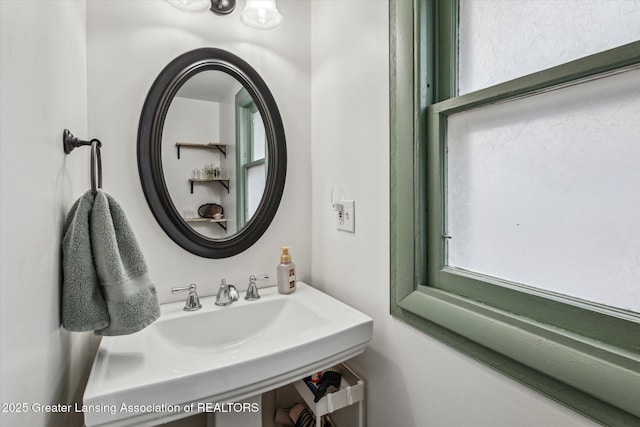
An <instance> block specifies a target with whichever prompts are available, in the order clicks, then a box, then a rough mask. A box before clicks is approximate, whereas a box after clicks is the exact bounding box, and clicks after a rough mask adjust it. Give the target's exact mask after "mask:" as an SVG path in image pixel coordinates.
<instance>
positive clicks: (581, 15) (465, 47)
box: [458, 0, 640, 94]
mask: <svg viewBox="0 0 640 427" xmlns="http://www.w3.org/2000/svg"><path fill="white" fill-rule="evenodd" d="M637 40H640V0H562V1H559V0H539V1H538V0H536V1H532V0H508V1H507V0H463V1H461V2H460V30H459V55H460V56H459V60H460V62H459V67H460V68H459V78H458V79H459V80H458V83H459V90H460V94H465V93H469V92H473V91H475V90H478V89H482V88H485V87H488V86H493V85H495V84H498V83H502V82H505V81H507V80H511V79H514V78H516V77H521V76H524V75H527V74H531V73H533V72H536V71H540V70H543V69H545V68H549V67H553V66H556V65H560V64H562V63H564V62H567V61H572V60H575V59H578V58H581V57H584V56H587V55H590V54H593V53H598V52H602V51H604V50H607V49H611V48H614V47H617V46H621V45H623V44H627V43H630V42H633V41H637Z"/></svg>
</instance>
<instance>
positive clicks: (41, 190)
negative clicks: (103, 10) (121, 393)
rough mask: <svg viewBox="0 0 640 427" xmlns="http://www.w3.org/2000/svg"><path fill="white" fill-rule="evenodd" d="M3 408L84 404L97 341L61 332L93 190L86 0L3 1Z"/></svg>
mask: <svg viewBox="0 0 640 427" xmlns="http://www.w3.org/2000/svg"><path fill="white" fill-rule="evenodd" d="M0 17H1V21H0V43H1V48H0V52H1V55H2V56H1V59H0V67H1V68H0V93H1V95H2V96H1V103H0V105H1V108H0V120H1V126H0V129H1V130H0V162H1V163H0V164H1V167H0V171H1V180H0V193H1V194H2V203H0V227H1V228H0V229H1V234H2V237H1V238H0V263H1V267H0V301H1V310H0V339H1V342H0V361H1V362H0V368H1V369H0V402H3V403H5V402H6V403H21V402H25V403H27V404H28V405H31V404H34V403H40V404H57V403H69V402H79V401H80V399H81V397H82V396H81V393H82V389H83V387H84V378H86V375H87V369H88V368H89V367H90V364H91V358H89V357H86V356H85V355H86V354H92V353H93V352H94V348H95V344H96V342H97V340H96V339H95V338H93V336H92V335H91V334H89V333H83V334H70V333H68V332H66V331H65V330H63V329H62V328H61V326H60V308H59V307H60V286H61V267H60V266H61V264H60V258H61V255H60V241H61V234H62V224H63V221H64V218H65V217H66V214H67V212H68V210H69V208H70V207H71V204H72V203H73V202H74V201H75V199H76V198H78V197H79V196H80V195H81V194H82V193H83V192H84V191H86V189H87V188H88V186H89V151H88V149H87V148H81V149H77V150H76V151H74V152H73V153H72V154H71V155H69V156H67V155H65V153H64V152H63V150H62V131H63V129H64V128H69V129H70V130H71V131H72V132H73V133H74V134H76V135H77V136H79V137H81V138H86V137H88V134H87V80H86V36H85V2H84V1H56V2H32V1H28V2H27V1H5V0H3V1H2V2H0ZM28 409H29V411H28V412H27V413H26V414H24V413H22V414H16V413H13V414H11V413H2V414H0V424H1V425H3V426H25V427H30V426H45V425H46V426H71V425H81V424H82V419H79V420H78V419H77V418H73V417H72V416H70V415H69V414H66V415H60V414H59V415H55V414H52V413H36V412H34V411H32V408H31V407H30V406H29V408H28Z"/></svg>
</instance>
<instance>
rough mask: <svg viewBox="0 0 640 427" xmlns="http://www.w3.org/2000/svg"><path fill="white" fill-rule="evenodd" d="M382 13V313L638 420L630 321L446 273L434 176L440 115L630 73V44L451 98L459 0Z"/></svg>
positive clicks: (411, 4) (440, 189) (580, 406)
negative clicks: (385, 264)
mask: <svg viewBox="0 0 640 427" xmlns="http://www.w3.org/2000/svg"><path fill="white" fill-rule="evenodd" d="M389 12H390V14H389V16H390V124H391V135H390V138H391V140H390V141H391V142H390V201H391V207H390V217H391V223H390V230H391V235H390V240H391V247H390V253H391V266H390V267H391V277H390V279H391V301H390V311H391V314H392V315H393V316H394V317H396V318H398V319H400V320H402V321H404V322H407V323H408V324H410V325H412V326H414V327H416V328H417V329H419V330H421V331H423V332H425V333H427V334H429V335H431V336H432V337H435V338H436V339H439V340H441V341H443V342H445V343H447V344H449V345H451V346H452V347H454V348H456V349H458V350H460V351H462V352H464V353H466V354H468V355H469V356H471V357H473V358H475V359H477V360H479V361H481V362H483V363H485V364H487V365H489V366H491V367H493V368H495V369H497V370H498V371H500V372H502V373H504V374H506V375H508V376H510V377H511V378H514V379H515V380H517V381H519V382H522V383H524V384H526V385H528V386H530V387H532V388H534V389H536V390H538V391H540V392H541V393H543V394H545V395H546V396H548V397H550V398H552V399H554V400H556V401H559V402H561V403H563V404H565V405H567V406H569V407H571V408H573V409H575V410H576V411H578V412H580V413H582V414H584V415H585V416H587V417H590V418H592V419H594V420H596V421H598V422H601V423H604V424H607V425H638V424H640V405H639V404H638V396H640V320H639V318H638V317H637V316H635V315H634V314H633V313H629V312H624V311H622V310H615V309H612V308H607V307H604V306H600V305H597V304H590V303H586V302H584V301H580V300H577V299H572V298H569V297H564V296H560V295H555V294H553V293H550V292H544V291H539V292H538V291H531V290H529V291H525V290H524V289H523V288H521V287H518V286H511V284H509V283H507V282H504V281H500V280H498V279H495V278H492V277H488V276H483V275H480V274H475V273H472V272H468V271H464V270H457V269H454V268H450V267H446V263H445V262H444V257H445V246H446V235H445V224H444V221H445V204H444V200H445V199H444V196H445V194H444V178H445V177H444V173H443V172H444V156H443V154H444V150H443V147H444V144H445V136H446V118H447V116H448V115H450V114H453V113H456V112H461V111H465V110H467V109H471V108H475V107H479V106H482V105H487V104H491V103H494V102H496V101H504V100H509V99H516V98H518V97H522V96H526V95H530V94H534V93H538V92H541V91H544V90H548V89H549V88H556V87H562V86H563V85H568V84H571V83H574V82H576V81H581V80H584V79H589V78H590V77H593V76H597V75H601V74H606V73H610V72H616V71H617V70H621V69H625V68H628V67H637V66H638V65H639V64H640V42H634V43H631V44H628V45H624V46H621V47H618V48H615V49H611V50H608V51H605V52H602V53H598V54H595V55H591V56H588V57H585V58H582V59H579V60H576V61H572V62H569V63H566V64H563V65H560V66H557V67H553V68H550V69H547V70H543V71H540V72H537V73H533V74H530V75H527V76H524V77H521V78H518V79H515V80H512V81H509V82H506V83H502V84H498V85H496V86H493V87H490V88H487V89H483V90H480V91H476V92H473V93H470V94H466V95H462V96H456V93H457V90H456V81H457V78H456V72H457V65H456V61H457V56H456V45H457V41H456V38H457V26H458V22H457V20H458V2H457V1H456V0H440V1H439V0H411V1H407V0H390V10H389ZM407 165H413V167H407Z"/></svg>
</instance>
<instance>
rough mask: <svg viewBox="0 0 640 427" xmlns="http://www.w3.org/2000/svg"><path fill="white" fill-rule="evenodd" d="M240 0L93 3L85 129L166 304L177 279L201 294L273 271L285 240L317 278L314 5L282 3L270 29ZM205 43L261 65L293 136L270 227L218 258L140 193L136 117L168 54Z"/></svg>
mask: <svg viewBox="0 0 640 427" xmlns="http://www.w3.org/2000/svg"><path fill="white" fill-rule="evenodd" d="M244 5H245V3H244V1H239V2H238V4H237V8H236V11H235V12H234V13H233V14H231V15H229V16H217V15H214V14H212V13H210V12H205V13H201V14H194V13H186V12H182V11H180V10H178V9H176V8H174V7H172V6H171V5H170V4H168V3H167V2H164V1H159V0H158V1H148V0H136V1H126V2H124V1H117V2H114V1H111V0H92V1H90V2H88V4H87V33H88V75H89V79H88V88H89V129H90V130H91V133H92V135H94V136H95V137H98V138H101V140H102V141H103V144H104V148H103V150H102V154H103V157H102V159H103V166H104V189H105V191H107V192H108V193H110V194H112V195H113V196H114V197H115V198H116V200H118V201H119V202H120V203H121V204H122V206H123V208H124V209H125V211H126V213H127V216H128V218H129V220H130V222H131V224H132V226H133V228H134V230H135V232H136V234H137V236H138V239H139V241H140V243H141V246H142V250H143V252H144V254H145V257H146V260H147V263H148V265H149V269H150V272H151V277H152V278H153V280H154V282H155V284H156V287H157V289H158V295H159V298H160V301H161V302H166V301H175V300H178V299H181V298H183V296H180V295H175V296H172V295H171V294H170V288H171V287H172V286H178V285H188V284H189V283H196V284H197V285H198V289H199V293H200V294H201V295H212V294H215V292H217V289H218V286H219V283H220V279H222V278H226V279H227V281H228V282H230V283H233V284H235V285H236V286H238V288H239V289H245V288H246V287H247V285H248V278H249V275H251V274H264V273H269V274H271V275H272V276H273V277H275V272H276V270H275V267H276V265H277V264H278V263H279V259H280V258H279V256H280V249H279V248H280V246H282V245H292V246H293V247H294V249H293V251H292V253H293V257H294V261H295V262H296V263H297V265H298V271H299V274H300V277H301V279H304V280H309V279H310V277H311V274H310V273H311V271H310V270H311V255H310V244H309V241H310V228H311V225H310V201H311V199H310V176H309V172H308V171H309V169H310V154H309V151H310V142H309V138H310V135H309V129H310V125H309V120H310V116H311V114H310V89H309V88H310V85H309V76H310V71H309V64H310V53H309V37H308V31H309V30H308V23H309V10H310V6H309V3H308V2H303V1H298V0H288V1H287V0H281V1H279V2H278V8H279V10H280V12H281V13H282V15H283V17H284V20H285V21H284V24H283V25H282V27H280V28H279V29H278V30H277V31H273V32H264V31H259V30H254V29H251V28H249V27H246V26H245V25H243V24H242V23H241V22H240V13H241V11H242V10H243V9H244ZM200 47H218V48H222V49H227V50H229V51H231V52H233V53H235V54H236V55H238V56H240V57H241V58H243V59H245V60H246V61H247V62H249V63H250V64H251V65H252V66H253V67H254V68H255V69H256V70H257V71H258V73H260V75H261V76H262V78H263V79H264V80H265V81H266V83H267V85H268V86H269V88H270V89H271V91H272V93H273V95H274V97H275V99H276V102H277V103H278V106H279V108H280V112H281V114H282V118H283V122H284V127H285V132H286V135H287V150H288V156H289V160H288V170H287V182H286V185H285V191H284V196H283V199H282V203H281V206H280V209H279V210H278V213H277V215H276V217H275V219H274V221H273V223H272V225H271V226H270V227H269V229H268V230H267V232H266V233H265V235H264V236H263V237H262V238H261V239H260V240H259V241H258V242H257V243H256V244H255V245H253V246H252V247H251V248H250V249H248V250H247V251H245V252H243V253H242V254H240V255H237V256H234V257H231V258H227V259H222V260H210V259H205V258H200V257H197V256H195V255H192V254H191V253H188V252H186V251H185V250H183V249H182V248H180V247H179V246H177V245H176V244H175V243H174V242H173V241H172V240H171V239H170V238H169V237H168V236H167V235H166V234H165V233H164V232H163V231H162V229H161V228H160V226H159V225H158V224H157V223H156V221H155V219H154V217H153V215H152V214H151V211H150V210H149V207H148V205H147V203H146V200H145V198H144V195H143V192H142V187H141V185H140V179H139V177H138V166H137V161H136V141H137V130H138V122H139V118H140V112H141V110H142V106H143V103H144V100H145V97H146V95H147V92H148V91H149V88H150V87H151V84H152V83H153V81H154V79H155V78H156V76H157V75H158V74H159V73H160V71H161V70H162V68H163V67H164V66H165V65H166V64H167V63H169V62H170V61H171V60H172V59H174V58H175V57H177V56H178V55H179V54H182V53H184V52H186V51H189V50H193V49H196V48H200ZM294 207H295V208H294ZM272 282H273V283H275V279H273V280H272Z"/></svg>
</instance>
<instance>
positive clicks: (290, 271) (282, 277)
mask: <svg viewBox="0 0 640 427" xmlns="http://www.w3.org/2000/svg"><path fill="white" fill-rule="evenodd" d="M289 249H291V247H290V246H283V247H282V255H280V265H278V267H277V270H278V292H279V293H281V294H290V293H292V292H295V290H296V265H295V264H294V263H293V262H291V255H290V254H289Z"/></svg>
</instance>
